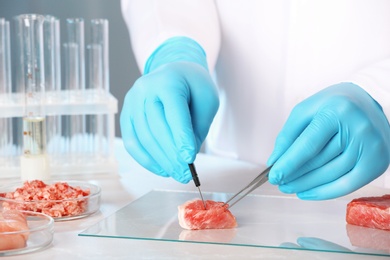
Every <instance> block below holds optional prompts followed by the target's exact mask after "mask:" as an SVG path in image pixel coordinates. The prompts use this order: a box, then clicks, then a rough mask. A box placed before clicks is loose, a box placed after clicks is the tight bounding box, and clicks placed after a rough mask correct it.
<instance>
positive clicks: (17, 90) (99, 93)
mask: <svg viewBox="0 0 390 260" xmlns="http://www.w3.org/2000/svg"><path fill="white" fill-rule="evenodd" d="M38 16H39V18H40V19H44V20H45V26H49V27H48V28H49V30H50V28H51V31H49V32H47V31H46V29H44V27H42V32H43V36H44V37H43V39H41V40H44V41H45V42H44V45H45V53H44V55H45V56H44V62H45V64H44V65H45V71H46V74H45V82H46V83H45V87H44V93H43V95H42V100H41V103H40V106H42V109H43V111H45V127H46V136H45V139H46V140H45V146H46V150H47V155H48V157H49V168H50V174H51V175H52V176H53V177H58V178H63V177H66V176H68V175H80V174H81V175H86V174H93V175H96V174H112V173H116V172H117V167H118V165H117V161H116V159H115V156H114V139H115V114H116V113H117V107H118V102H117V99H116V98H115V97H114V96H113V95H112V94H111V93H110V92H109V80H108V79H109V77H108V76H109V75H108V21H107V20H104V19H94V20H91V39H92V40H91V43H90V44H89V45H88V46H87V48H85V47H84V21H83V19H81V18H77V19H74V18H72V19H67V21H66V22H67V29H68V41H66V42H65V43H64V44H63V47H64V53H65V55H64V56H65V57H61V55H60V49H59V48H60V46H61V45H60V42H59V20H58V19H57V18H55V17H52V16H43V15H38ZM34 19H35V18H34ZM22 41H24V39H22ZM84 50H86V51H87V52H88V54H89V56H88V57H89V59H88V61H87V64H88V66H89V73H88V78H87V79H85V72H84V70H85V67H84V62H85V55H84ZM49 52H51V53H49ZM10 53H11V46H10V23H9V22H8V21H6V20H5V19H2V18H0V179H2V178H17V177H18V176H20V167H21V165H20V157H21V155H22V154H23V131H24V130H23V118H24V117H25V114H26V95H29V94H31V93H27V92H26V91H25V90H24V91H22V90H21V89H23V88H21V87H20V85H22V84H23V80H18V79H17V81H18V82H16V84H14V85H12V86H11V74H12V73H16V72H14V71H12V72H11V65H10V64H11V55H10ZM61 58H64V60H65V61H66V62H65V63H66V65H65V66H64V67H65V68H61V65H60V59H61ZM18 60H19V61H18V62H23V61H22V59H18ZM62 69H65V70H66V72H65V74H66V76H65V84H61V80H60V75H61V70H62ZM18 77H20V75H18V76H17V77H16V78H18ZM87 81H88V84H86V82H87ZM86 85H87V86H86Z"/></svg>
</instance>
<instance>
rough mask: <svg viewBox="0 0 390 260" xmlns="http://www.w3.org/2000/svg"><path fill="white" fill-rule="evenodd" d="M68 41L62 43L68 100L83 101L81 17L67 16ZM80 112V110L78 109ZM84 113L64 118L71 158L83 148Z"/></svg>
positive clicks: (82, 21)
mask: <svg viewBox="0 0 390 260" xmlns="http://www.w3.org/2000/svg"><path fill="white" fill-rule="evenodd" d="M66 22H67V33H68V41H67V43H65V44H64V48H65V52H66V58H67V62H66V68H65V69H66V71H67V72H66V77H67V78H66V82H67V83H66V85H65V88H66V89H67V90H68V91H69V93H70V95H71V96H70V101H71V102H72V100H73V101H75V102H77V101H79V102H80V101H81V102H82V101H83V99H84V98H85V96H84V94H85V93H84V90H85V52H84V49H85V44H84V20H83V19H82V18H68V19H67V20H66ZM80 112H82V111H80ZM85 117H86V116H85V115H82V114H81V115H71V116H68V117H67V118H66V121H67V124H68V126H67V128H68V136H69V141H70V145H69V148H70V150H69V151H70V152H71V153H72V155H73V158H75V159H77V160H79V159H81V157H80V156H79V155H80V153H82V152H83V151H84V150H85V147H86V146H85V144H84V141H83V140H84V139H85V135H86V123H85V121H86V119H85Z"/></svg>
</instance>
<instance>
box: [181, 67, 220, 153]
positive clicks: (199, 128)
mask: <svg viewBox="0 0 390 260" xmlns="http://www.w3.org/2000/svg"><path fill="white" fill-rule="evenodd" d="M194 71H196V72H197V73H193V74H187V82H188V84H189V85H190V86H191V93H190V94H191V102H190V104H189V108H190V111H191V120H192V125H193V131H194V134H195V138H196V144H197V149H198V150H199V149H200V147H201V145H202V143H203V141H204V139H205V138H206V136H207V133H208V131H209V129H210V125H211V123H212V121H213V119H214V116H215V114H216V113H217V111H218V107H219V99H218V92H217V88H216V87H215V85H214V82H213V81H212V79H211V77H210V75H209V73H208V72H207V71H206V70H205V69H203V68H201V67H199V66H197V67H196V68H194Z"/></svg>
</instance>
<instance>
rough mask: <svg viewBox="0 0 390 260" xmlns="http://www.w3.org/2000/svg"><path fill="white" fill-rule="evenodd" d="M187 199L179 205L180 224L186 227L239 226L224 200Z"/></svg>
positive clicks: (191, 228) (218, 227)
mask: <svg viewBox="0 0 390 260" xmlns="http://www.w3.org/2000/svg"><path fill="white" fill-rule="evenodd" d="M205 203H206V209H205V208H204V205H203V202H202V201H201V200H191V201H187V202H186V203H184V204H183V205H181V206H179V207H178V218H179V224H180V226H181V227H182V228H184V229H189V230H197V229H227V228H235V227H237V221H236V218H235V217H234V216H233V214H232V213H231V212H230V211H229V209H228V205H225V206H222V205H223V204H224V203H223V202H216V201H212V200H206V201H205Z"/></svg>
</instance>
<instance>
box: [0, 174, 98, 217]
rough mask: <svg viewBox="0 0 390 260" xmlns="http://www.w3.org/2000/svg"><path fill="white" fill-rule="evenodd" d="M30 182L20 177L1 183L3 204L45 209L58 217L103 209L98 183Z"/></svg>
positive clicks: (38, 209) (20, 208)
mask: <svg viewBox="0 0 390 260" xmlns="http://www.w3.org/2000/svg"><path fill="white" fill-rule="evenodd" d="M33 182H41V181H33ZM42 183H43V184H42ZM30 184H31V182H30ZM30 184H26V182H21V181H20V182H15V183H11V184H7V185H3V186H0V207H3V208H4V209H17V210H24V211H31V212H38V213H43V214H46V215H48V216H50V217H52V218H53V219H54V221H66V220H74V219H79V218H84V217H87V216H89V215H91V214H93V213H95V212H97V211H98V210H99V209H100V200H101V188H100V187H99V186H97V185H94V184H91V183H88V182H81V181H69V180H50V181H44V182H41V183H34V184H33V185H30ZM22 187H23V190H21V188H22ZM16 191H17V192H16ZM10 194H13V195H12V196H11V195H10ZM59 194H61V196H60V195H59ZM66 194H68V195H66Z"/></svg>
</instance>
